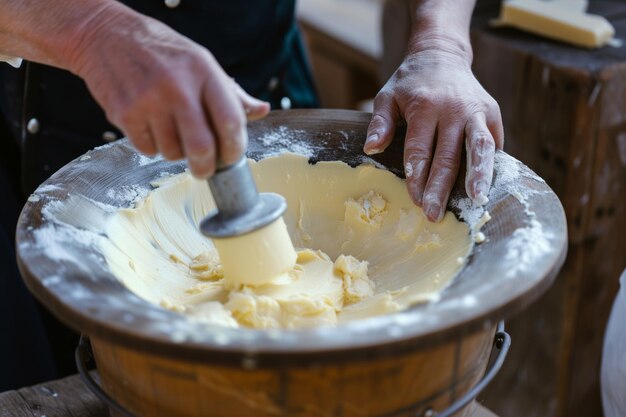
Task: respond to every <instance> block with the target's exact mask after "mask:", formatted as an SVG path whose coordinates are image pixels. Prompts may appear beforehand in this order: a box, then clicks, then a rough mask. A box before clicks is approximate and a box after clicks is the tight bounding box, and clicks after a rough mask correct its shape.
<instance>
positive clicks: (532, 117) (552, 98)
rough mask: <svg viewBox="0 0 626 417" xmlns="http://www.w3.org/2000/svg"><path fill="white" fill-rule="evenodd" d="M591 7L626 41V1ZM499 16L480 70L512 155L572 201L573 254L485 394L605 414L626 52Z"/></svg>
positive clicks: (621, 237) (554, 412) (624, 146)
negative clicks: (549, 34)
mask: <svg viewBox="0 0 626 417" xmlns="http://www.w3.org/2000/svg"><path fill="white" fill-rule="evenodd" d="M590 11H592V12H595V13H599V14H602V15H604V16H606V17H607V18H608V19H609V20H610V21H611V22H612V23H613V25H614V26H615V27H616V31H617V37H618V38H624V36H626V3H624V2H619V1H594V2H590ZM495 15H497V6H495V7H494V6H492V7H487V8H483V9H481V11H480V13H479V14H478V16H477V17H476V18H475V21H474V26H473V29H472V38H473V43H474V49H475V59H474V62H475V64H474V70H475V73H476V75H477V77H478V78H479V80H480V81H481V83H482V84H483V85H484V86H485V88H486V89H487V90H488V91H489V92H490V93H491V94H492V95H493V96H494V98H496V100H498V102H499V103H500V107H501V110H502V116H503V121H504V127H505V134H506V150H507V152H509V153H511V154H512V155H515V156H516V157H517V158H519V159H520V160H522V161H524V162H525V163H527V164H528V165H529V166H530V167H532V168H533V170H535V171H536V172H537V173H538V174H539V175H541V176H542V177H543V178H544V179H546V181H547V182H548V184H550V186H551V187H552V188H553V189H554V191H555V192H556V193H557V195H558V196H559V197H560V199H561V201H562V202H563V206H564V208H565V212H566V216H567V219H568V234H569V247H568V253H569V256H568V259H567V261H566V263H565V265H564V267H563V269H562V271H561V273H560V274H559V276H558V278H557V280H556V282H555V284H554V286H553V287H552V288H551V289H550V290H549V291H548V292H547V293H546V294H545V295H544V296H543V297H542V299H541V300H540V301H539V303H538V304H537V305H536V306H534V307H533V308H532V309H530V310H528V311H526V312H525V313H523V314H522V315H520V316H519V317H518V318H516V319H515V320H512V321H510V322H509V323H508V324H509V325H510V329H511V334H512V337H513V339H514V340H515V341H516V343H515V344H514V346H513V347H512V349H511V357H510V359H509V360H508V361H507V364H506V365H505V367H504V369H503V372H501V374H500V375H499V376H498V378H497V379H496V381H495V383H494V384H492V386H491V387H490V388H489V389H488V390H487V392H486V394H485V398H486V401H487V404H488V405H490V406H491V407H493V408H494V409H495V410H496V411H497V412H499V413H501V414H502V415H507V416H512V417H515V416H524V417H533V416H537V417H551V416H559V417H560V416H563V417H565V416H567V417H577V416H581V417H582V416H597V415H601V413H602V410H601V404H600V391H599V366H600V357H601V347H602V340H603V334H604V328H605V325H606V321H607V319H608V315H609V310H610V307H611V303H612V300H613V298H614V295H615V293H616V291H617V286H618V277H619V275H620V272H621V271H622V269H623V268H624V267H625V266H626V252H624V249H623V248H624V247H626V241H625V236H626V199H625V198H624V194H625V190H624V187H625V184H626V123H625V120H626V47H620V48H611V47H607V48H602V49H599V50H593V51H589V50H584V49H579V48H575V47H572V46H569V45H564V44H560V43H557V42H551V41H548V40H545V39H542V38H539V37H536V36H533V35H529V34H525V33H522V32H519V31H516V30H513V29H497V30H496V29H492V28H489V27H488V25H487V21H488V20H489V19H490V18H491V17H494V16H495ZM510 393H515V395H510Z"/></svg>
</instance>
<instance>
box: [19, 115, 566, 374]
mask: <svg viewBox="0 0 626 417" xmlns="http://www.w3.org/2000/svg"><path fill="white" fill-rule="evenodd" d="M370 117H371V115H370V114H369V113H364V112H357V111H348V110H288V111H273V112H271V113H270V115H269V116H268V117H267V118H265V119H263V120H261V121H258V122H253V123H251V124H250V132H251V134H250V144H251V146H250V149H249V151H248V155H249V156H251V157H253V158H254V159H258V158H260V157H266V156H270V155H269V154H268V153H267V146H264V145H263V143H261V141H260V140H259V138H260V137H261V136H260V135H262V134H263V132H265V133H267V132H271V131H272V129H273V130H275V129H277V127H282V126H286V128H287V131H291V130H293V131H298V132H300V131H304V132H310V133H312V134H315V135H317V136H316V137H318V138H319V133H320V132H329V133H328V134H327V135H328V136H329V139H328V140H329V141H331V142H332V141H334V142H335V144H336V142H337V141H342V140H345V141H346V143H343V142H342V147H343V148H346V147H347V148H346V149H347V150H346V149H343V150H342V152H343V151H345V152H347V153H349V154H350V155H352V156H353V157H355V158H356V159H354V158H352V159H350V158H347V160H346V159H344V161H345V162H347V163H349V164H350V165H353V166H354V165H358V164H359V161H361V163H363V162H365V163H371V162H372V160H373V161H375V163H377V164H382V165H383V166H385V167H386V168H388V169H389V170H390V171H392V172H394V173H395V174H396V175H398V176H402V156H401V153H402V139H403V137H402V136H403V134H404V133H403V130H402V128H399V129H398V132H397V133H396V136H397V137H396V140H394V143H392V145H391V146H390V149H388V150H387V152H388V154H387V155H385V154H386V153H387V152H386V153H383V154H380V155H376V156H373V157H371V159H370V158H369V157H364V156H363V155H362V154H360V152H359V151H360V149H361V146H362V143H363V140H364V138H365V132H366V128H367V124H368V122H369V119H370ZM337 132H339V133H340V134H337V135H335V134H336V133H337ZM325 134H326V133H325ZM333 135H335V136H336V137H335V138H334V139H333V138H332V137H331V136H333ZM342 138H343V139H342ZM283 145H284V144H283ZM283 145H280V146H283ZM323 145H324V146H325V147H324V148H322V149H318V151H319V152H317V153H316V154H315V156H314V157H312V158H310V162H312V163H315V162H317V161H319V160H331V159H332V158H333V157H336V149H335V154H328V155H327V154H326V153H325V152H327V151H328V152H330V150H329V148H328V147H329V145H328V144H323ZM343 145H345V146H343ZM357 149H358V150H357ZM279 150H282V148H281V149H279ZM120 155H126V156H127V157H128V158H127V161H126V163H128V164H134V165H127V166H124V165H120V164H122V163H121V162H120V160H121V159H120ZM87 156H88V158H87ZM141 158H142V157H140V156H139V154H137V152H136V151H135V150H134V149H133V148H132V146H130V144H129V142H128V141H127V140H122V141H118V142H114V143H112V144H108V145H105V146H102V147H99V148H96V149H94V150H92V151H90V152H88V153H87V154H86V155H84V156H82V157H79V158H77V159H75V160H74V161H72V162H70V163H69V164H67V165H66V166H65V167H63V168H62V169H61V170H59V171H58V172H57V173H55V174H54V175H53V176H52V177H51V178H49V179H48V180H47V181H45V182H44V183H43V184H42V185H41V186H40V187H39V188H38V189H37V191H35V193H34V194H33V195H34V196H38V197H37V198H31V199H29V201H28V202H27V203H26V205H25V206H24V208H23V210H22V213H21V215H20V218H19V221H18V228H17V234H16V239H17V240H16V249H17V258H18V265H19V268H20V271H21V273H22V276H23V278H24V281H25V282H26V284H27V286H28V288H29V289H30V291H31V292H32V293H33V294H34V295H35V296H36V297H37V298H38V299H39V300H40V301H41V302H42V303H43V304H44V305H45V306H46V307H47V308H48V309H49V310H50V311H51V312H52V313H53V314H55V315H56V316H57V317H58V318H60V319H61V320H62V321H63V322H65V323H66V324H67V325H69V326H71V327H73V328H74V329H76V330H78V331H81V332H83V333H86V334H87V335H89V336H90V337H91V338H92V339H96V340H106V341H108V342H110V343H114V344H119V345H123V346H126V347H129V348H133V349H139V350H143V351H146V352H153V353H158V354H162V355H167V356H174V357H178V358H181V359H185V360H193V361H201V362H215V363H219V364H222V365H229V364H230V365H235V366H240V365H241V364H242V360H245V361H246V363H250V360H253V363H254V364H255V365H254V366H275V365H276V364H287V363H290V364H310V363H311V362H312V361H314V362H316V363H318V362H332V361H346V360H364V359H367V358H370V357H372V356H373V355H374V356H395V355H398V354H401V353H402V352H403V351H407V350H414V349H418V348H426V347H430V346H434V345H436V344H439V343H443V342H446V341H449V340H452V339H454V338H460V337H464V336H466V335H469V334H471V333H473V332H477V331H479V330H483V329H486V328H489V327H493V326H495V324H496V323H497V322H498V321H500V320H502V319H505V318H508V317H510V316H511V315H512V314H514V313H517V312H519V311H520V310H522V309H523V308H525V307H526V306H528V305H529V304H530V303H532V302H533V301H535V300H536V299H537V298H538V297H539V296H540V295H541V294H542V293H544V292H545V291H546V290H547V288H548V287H549V286H550V285H551V284H552V282H553V280H554V278H555V276H556V274H557V272H558V270H559V269H560V268H561V266H562V265H563V262H564V260H565V256H566V252H567V226H566V220H565V213H564V211H563V207H562V205H561V203H560V201H559V199H558V198H557V196H556V195H555V194H554V192H553V191H552V190H551V189H550V187H549V186H548V185H547V184H545V182H542V181H541V180H538V179H537V178H538V177H537V178H535V179H533V180H532V181H533V183H532V185H533V187H535V188H536V189H538V190H539V191H540V193H537V194H536V196H535V197H536V198H535V197H533V198H532V199H529V200H528V201H527V205H528V207H518V208H516V209H515V210H517V211H518V212H519V211H520V210H521V211H524V210H533V211H534V212H535V213H538V215H537V217H536V221H538V222H540V224H541V225H542V226H543V228H544V229H543V231H544V232H545V234H546V236H548V235H549V241H550V245H551V246H550V248H549V250H546V251H544V252H543V253H541V256H540V257H539V258H537V259H536V264H535V269H534V270H533V271H524V270H521V271H518V272H516V274H515V276H514V277H512V278H511V279H506V280H505V279H500V277H499V276H498V274H500V275H502V273H504V272H506V265H504V266H501V265H500V264H501V263H502V260H501V259H494V266H493V269H494V272H493V275H494V276H493V277H492V278H493V282H492V284H493V285H492V288H488V289H485V291H484V293H480V294H478V293H477V294H474V295H475V298H476V297H478V296H479V295H480V297H479V298H478V299H477V300H474V301H473V302H472V303H465V304H464V303H460V302H459V300H460V298H459V297H456V296H455V297H453V298H449V295H450V294H454V292H453V291H452V292H451V288H452V287H450V288H448V289H446V290H445V291H444V293H443V294H442V297H441V300H440V301H438V302H437V304H436V305H435V307H433V304H427V305H420V306H416V307H412V308H409V309H407V310H404V311H400V312H397V313H392V314H388V315H383V316H376V317H372V318H368V319H363V320H358V321H354V322H348V323H344V324H341V325H338V326H335V327H318V328H311V329H296V330H288V329H280V330H253V329H241V328H240V329H227V328H224V327H220V326H216V325H206V324H198V323H192V322H191V321H190V320H189V319H187V318H185V317H183V316H182V315H180V314H177V313H174V312H170V311H168V310H164V309H162V308H160V307H158V306H155V305H152V304H150V303H148V302H147V301H144V300H142V299H140V298H139V297H137V296H134V295H133V294H128V293H130V291H129V290H128V289H126V288H125V287H124V286H123V285H122V284H120V283H119V282H117V284H118V285H115V284H113V283H108V282H104V281H102V282H100V281H98V282H96V284H94V281H93V279H91V278H87V277H86V276H87V275H88V274H86V272H89V273H90V274H91V272H92V270H89V271H85V267H84V265H79V264H74V263H72V262H68V261H67V260H55V259H50V258H49V257H47V256H46V255H45V253H42V250H41V246H40V245H37V243H38V242H37V239H36V235H35V232H36V230H38V229H41V228H42V227H44V226H46V225H50V223H51V222H52V221H51V220H49V219H46V218H45V216H44V215H43V212H42V211H43V208H44V204H45V203H46V202H49V201H54V200H59V199H64V198H68V197H69V196H70V195H73V194H76V193H80V192H81V190H86V189H87V188H86V187H90V186H91V185H92V184H90V183H88V182H86V181H85V180H82V178H83V176H84V177H89V176H90V175H95V176H96V177H97V176H98V175H100V176H106V175H108V176H110V177H111V178H113V179H115V175H118V174H119V175H121V174H120V173H123V172H125V171H124V169H131V168H132V169H134V170H137V172H141V173H143V174H142V175H144V174H145V175H147V176H148V177H149V175H150V174H149V172H148V171H149V170H150V169H152V171H153V173H154V172H159V170H162V169H167V170H169V172H180V171H182V170H183V169H184V167H185V165H184V163H182V162H177V163H169V162H165V161H163V160H160V159H158V158H156V159H152V160H151V162H149V163H148V164H145V165H142V166H138V165H137V164H136V161H137V160H140V161H144V162H145V159H141ZM143 158H145V157H143ZM326 158H328V159H326ZM496 158H499V159H501V160H507V161H509V162H512V163H515V164H517V165H518V166H519V167H520V169H523V170H525V171H524V172H529V173H530V174H532V175H530V174H529V175H528V178H531V177H532V176H533V175H535V174H534V173H532V171H531V170H530V169H528V168H527V167H525V166H524V165H523V164H521V162H519V161H517V160H515V159H514V158H512V157H511V156H508V155H507V154H505V153H504V152H498V153H497V156H496ZM94 161H96V162H98V161H114V163H113V165H115V166H116V167H117V168H116V169H115V170H106V169H104V170H103V169H102V168H98V167H96V164H95V163H94ZM133 161H135V162H133ZM116 164H117V165H116ZM133 172H134V171H133ZM496 174H497V173H496ZM119 175H118V176H119ZM98 178H100V177H98ZM529 181H530V180H529ZM59 184H61V185H59ZM500 191H501V193H500V194H501V195H502V196H503V197H502V198H500V199H498V198H496V199H494V200H492V201H490V202H489V203H488V206H487V209H489V210H491V209H492V208H494V209H497V207H498V205H506V204H510V203H508V201H509V200H512V199H514V197H512V193H513V190H507V189H503V190H500ZM455 192H458V193H462V192H464V190H463V181H462V178H460V179H459V181H457V185H456V186H455ZM511 210H513V209H511ZM518 214H519V213H518ZM490 223H491V222H490ZM488 225H490V224H489V223H488ZM503 239H504V240H501V241H498V242H487V243H486V244H483V245H480V246H478V247H477V248H478V249H477V250H476V251H475V253H473V254H472V255H471V257H470V260H469V262H468V264H467V265H466V266H465V268H464V269H463V270H462V271H461V273H460V275H459V276H458V277H457V280H462V279H463V277H464V274H467V273H468V271H470V269H471V267H472V265H473V264H474V263H477V262H479V261H477V259H482V258H483V257H486V256H489V255H488V253H486V252H487V251H488V250H490V249H488V248H489V245H491V244H497V245H502V244H504V243H503V242H506V238H503ZM39 243H41V242H39ZM523 250H524V248H522V251H523ZM96 255H97V254H96ZM522 255H523V253H522ZM480 262H482V260H481V261H480ZM481 265H482V264H481ZM476 268H478V267H476ZM59 271H62V274H63V275H62V276H61V279H60V281H61V282H59V279H56V280H52V279H51V277H57V278H58V277H59V275H58V274H59ZM480 271H482V270H480V269H476V271H474V272H473V273H477V272H480ZM109 274H110V272H109ZM96 275H97V276H98V278H101V279H110V277H108V276H107V275H106V271H96ZM52 281H54V282H52ZM69 282H72V284H73V285H76V288H77V289H78V288H80V289H82V290H84V291H87V292H90V294H89V296H88V297H87V298H86V299H81V298H80V297H76V296H73V295H72V294H68V291H67V290H68V287H67V286H65V285H64V284H67V283H69ZM453 285H454V284H453ZM462 285H465V284H462ZM462 285H460V286H461V288H457V294H456V295H457V296H458V295H459V294H461V293H460V292H459V291H463V288H462ZM81 286H82V287H81ZM503 291H504V292H507V291H508V293H507V294H506V295H504V296H503V295H502V294H500V292H503ZM124 293H126V294H124ZM83 295H84V294H83ZM107 297H109V298H108V299H107ZM111 297H112V298H111ZM498 297H499V298H498ZM83 298H84V297H83ZM114 299H115V300H114ZM110 303H114V304H115V305H117V306H120V305H121V306H124V307H125V308H127V309H128V310H125V311H112V307H111V305H110ZM469 304H472V305H469ZM444 307H445V309H446V310H445V314H444V315H443V316H442V315H441V311H440V310H441V308H444ZM157 310H159V311H157ZM129 312H130V313H131V314H132V315H135V316H137V317H138V318H136V319H132V320H130V319H129V320H126V318H125V316H124V313H129Z"/></svg>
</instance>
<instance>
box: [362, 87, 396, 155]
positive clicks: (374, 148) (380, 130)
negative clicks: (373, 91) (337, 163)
mask: <svg viewBox="0 0 626 417" xmlns="http://www.w3.org/2000/svg"><path fill="white" fill-rule="evenodd" d="M399 118H400V111H399V109H398V105H397V103H396V101H395V99H394V98H393V95H391V94H389V93H386V92H384V91H380V92H379V93H378V94H377V95H376V98H375V99H374V112H373V113H372V120H371V121H370V124H369V126H368V127H367V136H366V138H367V139H366V140H365V145H363V152H365V153H366V154H368V155H374V154H377V153H381V152H383V151H384V150H385V149H386V148H387V146H389V144H390V143H391V141H392V140H393V135H394V133H395V131H396V123H397V121H398V120H399Z"/></svg>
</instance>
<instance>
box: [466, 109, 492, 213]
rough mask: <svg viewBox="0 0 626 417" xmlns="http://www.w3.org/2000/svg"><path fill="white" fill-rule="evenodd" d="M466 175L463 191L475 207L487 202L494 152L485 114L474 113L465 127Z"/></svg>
mask: <svg viewBox="0 0 626 417" xmlns="http://www.w3.org/2000/svg"><path fill="white" fill-rule="evenodd" d="M465 147H466V154H467V174H466V175H465V191H466V192H467V195H468V196H469V197H470V198H471V199H472V200H473V201H474V203H476V204H477V205H481V206H482V205H485V204H486V203H487V202H488V201H489V200H488V199H487V196H488V195H489V187H490V186H491V179H492V177H493V159H494V156H495V151H496V144H495V141H494V138H493V136H492V134H491V132H490V129H489V127H488V126H487V120H486V117H485V114H484V113H482V112H479V113H474V114H473V115H472V116H471V117H470V119H469V120H468V122H467V125H465Z"/></svg>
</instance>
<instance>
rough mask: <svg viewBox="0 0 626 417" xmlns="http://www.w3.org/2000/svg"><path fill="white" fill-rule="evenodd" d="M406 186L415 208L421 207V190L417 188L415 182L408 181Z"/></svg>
mask: <svg viewBox="0 0 626 417" xmlns="http://www.w3.org/2000/svg"><path fill="white" fill-rule="evenodd" d="M408 184H409V185H408V188H409V196H410V197H411V200H413V202H414V203H415V205H416V206H419V207H422V196H423V192H422V190H421V189H419V188H418V185H417V184H416V182H415V181H409V182H408Z"/></svg>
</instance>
